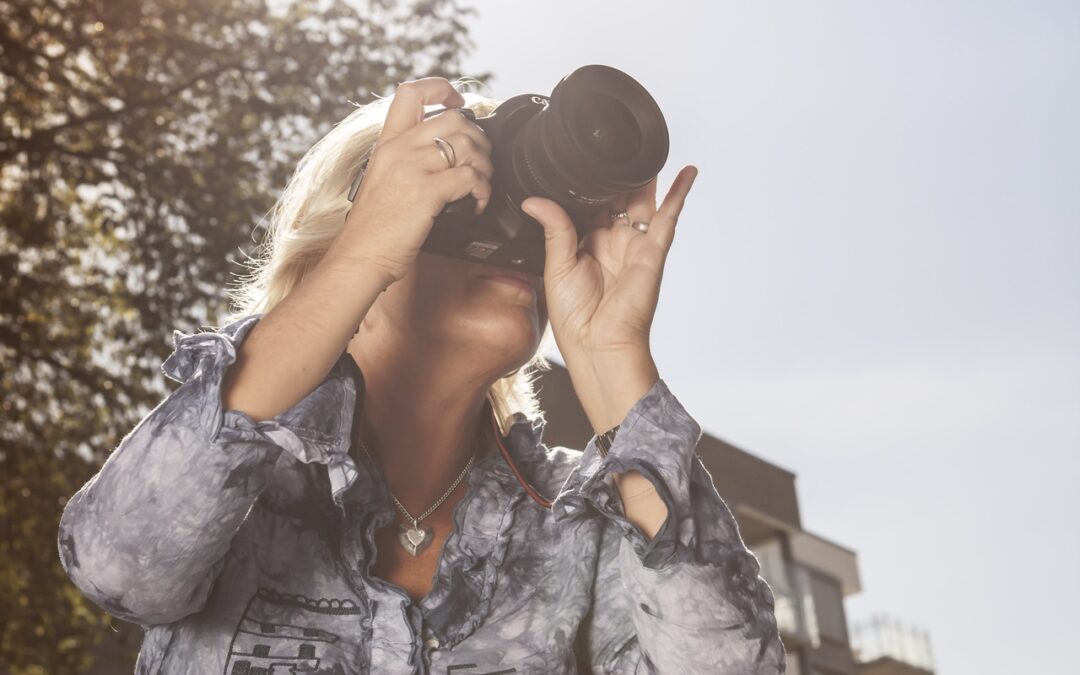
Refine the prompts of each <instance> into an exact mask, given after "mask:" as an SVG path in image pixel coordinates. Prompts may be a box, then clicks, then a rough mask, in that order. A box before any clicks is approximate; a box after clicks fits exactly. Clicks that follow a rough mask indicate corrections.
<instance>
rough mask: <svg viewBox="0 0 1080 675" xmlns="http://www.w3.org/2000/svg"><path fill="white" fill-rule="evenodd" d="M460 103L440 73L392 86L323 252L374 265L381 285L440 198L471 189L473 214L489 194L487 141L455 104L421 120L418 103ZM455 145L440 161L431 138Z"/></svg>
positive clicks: (408, 254)
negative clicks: (348, 202)
mask: <svg viewBox="0 0 1080 675" xmlns="http://www.w3.org/2000/svg"><path fill="white" fill-rule="evenodd" d="M437 103H441V104H443V105H444V106H445V107H447V108H460V107H463V106H464V105H465V99H464V97H463V96H462V95H461V93H460V92H458V91H457V90H456V89H454V88H453V86H452V85H451V84H450V82H449V81H448V80H447V79H445V78H442V77H425V78H421V79H419V80H411V81H408V82H403V83H401V84H400V85H398V88H397V91H396V92H395V94H394V100H393V101H392V102H391V103H390V108H389V110H388V112H387V114H386V120H385V121H384V123H383V128H382V131H381V133H380V134H379V138H378V139H377V140H376V142H375V147H374V150H373V153H372V155H371V159H370V161H369V162H368V165H367V168H366V169H365V171H364V177H363V180H361V182H360V189H359V191H358V192H357V194H356V197H355V199H354V200H353V206H352V208H351V210H350V211H349V214H348V216H346V218H345V225H344V227H343V229H342V231H341V233H340V234H339V235H338V237H337V239H335V241H334V242H333V244H331V250H330V251H329V252H330V253H335V254H339V255H342V256H344V257H345V258H346V259H347V260H349V261H351V262H355V263H357V264H366V265H372V266H375V267H376V268H377V269H378V270H380V271H381V272H382V273H383V274H385V276H386V283H387V285H389V284H391V283H393V282H395V281H397V280H399V279H401V278H402V277H404V276H405V274H406V273H407V272H408V270H409V268H410V266H411V265H412V263H413V260H415V259H416V256H417V255H419V253H420V247H421V246H422V245H423V243H424V241H425V240H426V239H427V236H428V233H429V232H430V231H431V228H432V226H433V225H434V223H435V217H436V216H437V215H439V213H441V212H442V210H443V208H444V207H445V206H446V204H448V203H450V202H452V201H455V200H458V199H461V198H463V197H465V196H467V195H470V194H471V195H473V196H474V197H475V198H476V200H477V209H476V213H477V214H480V213H481V212H483V210H484V209H485V208H486V207H487V204H488V201H489V200H490V199H491V177H492V174H493V172H494V167H493V165H492V162H491V141H490V140H488V138H487V136H486V135H485V134H484V131H483V130H482V129H481V128H480V126H479V125H477V124H476V123H475V122H473V121H472V120H470V119H469V118H467V117H466V116H465V115H464V114H462V113H460V112H458V111H456V110H446V111H444V112H440V113H439V114H437V115H435V116H433V117H429V118H427V119H424V106H425V105H433V104H437ZM436 136H438V137H440V138H443V139H444V140H446V141H447V142H448V143H450V145H451V146H453V148H454V155H455V160H456V161H455V166H454V168H450V167H448V166H447V163H446V159H445V158H444V157H443V155H442V153H441V152H439V148H438V146H437V145H436V144H435V142H434V140H433V139H434V138H435V137H436Z"/></svg>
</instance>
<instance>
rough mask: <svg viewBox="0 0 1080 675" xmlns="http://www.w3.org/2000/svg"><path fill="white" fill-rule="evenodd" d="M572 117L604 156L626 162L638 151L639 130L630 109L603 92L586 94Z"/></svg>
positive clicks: (639, 142)
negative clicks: (592, 94) (591, 94)
mask: <svg viewBox="0 0 1080 675" xmlns="http://www.w3.org/2000/svg"><path fill="white" fill-rule="evenodd" d="M575 117H576V119H574V120H573V125H574V126H575V127H577V128H578V129H579V130H580V132H579V133H580V134H581V136H582V137H583V138H585V139H586V140H587V141H588V143H589V148H590V149H591V150H592V151H593V152H595V153H596V154H597V155H599V156H600V157H602V158H603V159H604V160H606V161H611V162H627V161H630V160H632V159H633V158H634V157H636V156H637V154H638V153H639V152H640V151H641V130H640V129H639V128H638V125H637V121H636V120H635V119H634V115H633V113H631V112H630V110H629V108H627V107H626V106H625V105H623V103H622V102H621V101H619V100H618V99H615V98H612V97H610V96H606V95H604V94H597V95H594V96H588V97H586V98H585V99H584V100H583V101H582V102H581V104H580V105H579V106H578V109H577V115H576V116H575Z"/></svg>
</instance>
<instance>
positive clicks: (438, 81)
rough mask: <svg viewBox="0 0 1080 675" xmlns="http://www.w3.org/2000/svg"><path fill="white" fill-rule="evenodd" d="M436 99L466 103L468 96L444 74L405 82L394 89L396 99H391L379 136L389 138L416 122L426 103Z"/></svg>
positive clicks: (455, 104)
mask: <svg viewBox="0 0 1080 675" xmlns="http://www.w3.org/2000/svg"><path fill="white" fill-rule="evenodd" d="M436 103H442V104H443V105H445V106H447V107H460V106H463V105H465V98H464V97H463V96H462V95H461V92H459V91H458V90H456V89H454V86H453V85H452V84H450V81H449V80H447V79H446V78H444V77H422V78H420V79H418V80H409V81H407V82H402V83H401V84H399V85H398V87H397V90H396V91H395V92H394V100H393V101H391V102H390V109H389V110H388V111H387V113H386V119H385V120H384V121H383V127H382V132H381V133H380V134H379V140H380V141H382V142H385V141H387V140H390V139H391V138H395V137H397V136H399V135H401V134H403V133H405V132H406V131H408V130H409V129H411V128H412V127H414V126H416V125H417V124H419V123H420V122H421V120H423V119H424V106H425V105H433V104H436ZM459 116H460V115H459Z"/></svg>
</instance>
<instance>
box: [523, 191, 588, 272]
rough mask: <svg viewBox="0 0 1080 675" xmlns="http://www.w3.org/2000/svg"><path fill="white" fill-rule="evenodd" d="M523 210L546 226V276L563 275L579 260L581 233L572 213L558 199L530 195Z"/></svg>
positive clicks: (542, 225) (524, 203)
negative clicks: (578, 232) (571, 217)
mask: <svg viewBox="0 0 1080 675" xmlns="http://www.w3.org/2000/svg"><path fill="white" fill-rule="evenodd" d="M521 210H522V211H524V212H525V213H527V214H528V215H529V216H531V217H532V218H534V219H535V220H536V221H537V222H538V223H540V225H541V227H543V228H544V258H545V262H544V276H545V277H546V276H549V275H551V274H554V275H555V276H559V275H562V274H564V273H566V272H567V271H568V270H570V269H571V268H572V267H573V266H574V265H575V264H577V251H578V234H577V229H576V228H575V227H574V222H573V221H572V220H570V216H569V214H567V213H566V210H565V209H563V207H561V206H559V204H558V203H557V202H554V201H552V200H550V199H545V198H543V197H529V198H528V199H526V200H525V201H523V202H521Z"/></svg>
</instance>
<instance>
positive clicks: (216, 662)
mask: <svg viewBox="0 0 1080 675" xmlns="http://www.w3.org/2000/svg"><path fill="white" fill-rule="evenodd" d="M261 316H262V315H260V314H254V315H251V316H248V317H244V318H242V319H240V320H238V321H236V322H233V323H231V324H229V325H227V326H224V327H222V328H220V329H218V330H215V331H212V332H209V333H196V334H193V335H185V334H183V333H180V332H179V331H177V332H176V333H175V350H174V352H173V353H172V354H171V355H170V356H169V358H168V359H167V360H166V361H165V362H164V363H163V364H162V370H163V372H164V373H166V374H167V375H168V376H169V377H171V378H172V379H175V380H176V381H177V382H179V383H180V386H179V388H177V389H176V390H175V391H174V392H173V393H172V394H170V395H169V396H168V397H166V398H165V399H164V400H163V401H162V402H161V403H160V404H159V405H158V406H157V407H156V408H154V410H152V411H151V412H150V413H149V414H148V415H147V416H146V417H145V418H144V419H143V420H142V421H140V423H139V424H138V425H136V427H135V428H134V429H132V431H131V432H129V433H128V434H127V435H126V436H125V437H124V439H123V440H122V441H121V443H120V444H119V446H118V447H117V448H116V450H115V451H114V452H113V453H112V455H111V456H110V457H109V459H108V461H106V462H105V464H104V466H102V468H101V470H100V471H99V472H98V474H97V475H95V476H94V477H93V478H92V479H91V480H90V481H88V482H87V483H86V485H84V486H83V487H82V488H81V489H80V490H79V491H78V492H77V493H76V494H75V495H74V496H73V497H72V498H71V499H70V500H69V501H68V503H67V505H66V507H65V509H64V513H63V516H62V518H61V522H60V528H59V532H58V538H57V554H58V559H59V563H60V564H61V565H62V566H63V568H64V570H65V572H66V573H67V575H68V577H69V578H70V579H71V581H72V582H73V583H74V584H75V585H76V586H77V587H78V588H79V589H80V590H81V591H82V592H83V593H84V594H85V595H86V596H87V597H88V598H89V599H91V600H92V601H93V602H95V603H96V604H98V605H99V606H101V607H102V608H104V609H106V610H107V611H109V612H111V613H113V614H114V615H115V616H117V617H120V618H122V619H125V620H127V621H133V622H137V623H139V624H141V625H143V626H144V627H146V628H147V634H146V639H145V640H144V642H143V645H142V649H141V651H140V655H139V666H138V668H139V671H138V672H140V673H147V674H150V673H152V674H154V675H195V674H199V675H204V674H207V673H223V674H224V675H271V674H274V675H276V674H280V673H290V674H294V673H295V674H299V673H310V674H315V673H321V674H324V675H328V674H334V675H352V674H353V673H380V674H382V673H389V674H398V673H400V674H403V675H405V674H408V675H413V674H424V673H448V674H449V673H453V674H454V675H463V674H467V675H496V674H499V673H590V672H592V673H657V672H658V673H677V674H679V675H683V674H685V673H705V672H708V673H720V674H721V675H778V674H780V673H784V672H785V668H786V660H785V655H784V646H783V643H782V641H781V639H780V636H779V632H778V630H777V624H776V617H775V611H774V609H775V608H774V600H773V594H772V591H771V589H770V588H769V586H768V584H767V583H766V582H765V580H764V579H763V578H762V577H761V576H760V565H759V564H758V560H757V558H755V556H754V555H753V553H752V552H750V551H749V549H748V548H747V547H746V545H745V543H744V542H743V540H742V537H741V535H740V533H739V529H738V525H737V523H736V521H735V519H734V517H733V515H732V513H731V510H730V509H729V508H728V507H727V505H726V504H725V503H724V500H723V499H722V498H721V497H720V495H719V494H718V493H717V491H716V487H715V485H714V483H713V481H712V477H711V476H710V475H709V473H708V471H706V470H705V467H704V465H703V464H702V463H701V460H700V458H698V457H697V455H696V454H695V448H696V446H697V444H698V441H699V440H700V437H701V427H700V425H698V423H697V421H696V420H694V418H693V417H692V416H691V415H690V414H689V413H688V412H687V411H686V409H685V408H684V407H683V406H682V405H681V403H680V402H679V400H678V399H677V398H676V397H675V395H674V394H673V393H672V392H671V391H670V390H669V389H668V386H667V383H666V382H665V381H664V380H663V379H659V380H657V381H656V383H655V384H654V385H653V386H652V388H651V389H650V390H649V391H648V392H647V393H646V394H645V395H643V396H642V397H641V399H639V400H638V401H637V402H636V403H635V404H634V406H633V408H632V409H631V410H630V411H629V412H628V414H627V415H626V417H625V419H624V420H623V421H622V423H621V425H620V429H619V432H618V434H617V435H616V437H615V439H614V443H613V445H612V447H611V449H610V451H609V453H608V454H607V455H606V456H601V455H600V454H599V453H598V452H597V450H596V447H595V445H594V443H593V442H591V441H590V442H589V443H588V444H587V445H586V447H585V448H584V449H583V450H575V449H571V448H564V447H548V446H547V445H545V444H544V443H543V442H542V436H543V429H544V422H543V421H542V420H539V419H531V418H528V417H526V416H524V415H522V414H520V413H519V414H518V415H516V416H515V417H514V419H513V420H512V422H513V424H512V425H511V426H510V427H509V431H508V435H507V437H506V438H505V439H504V444H505V446H506V450H507V451H508V452H509V454H510V455H511V457H512V458H513V461H514V463H515V464H516V465H517V466H518V468H519V469H520V470H521V472H522V473H523V475H524V476H525V477H526V478H527V479H528V481H529V482H530V483H531V484H532V485H533V486H535V487H536V488H537V490H539V491H540V492H541V493H542V494H545V495H547V496H548V497H552V498H553V504H552V508H550V509H546V508H543V507H541V506H540V505H538V504H537V503H536V502H535V501H533V500H532V499H530V498H529V497H528V495H527V494H526V493H525V490H524V489H523V488H522V487H521V485H520V484H519V483H518V482H517V480H516V478H515V476H514V474H513V472H512V470H511V469H510V467H509V466H508V464H507V462H506V461H505V459H504V458H503V456H502V453H501V451H500V450H499V449H498V447H496V446H495V445H494V443H492V444H491V446H490V447H485V448H481V457H480V458H478V460H477V461H476V462H475V463H474V464H473V466H472V467H471V468H470V469H469V471H468V472H467V474H466V479H465V481H464V482H465V485H466V491H465V494H464V496H463V497H462V500H461V501H460V502H459V503H458V505H457V507H456V508H455V512H454V521H453V526H454V527H453V530H452V531H451V532H450V533H449V536H448V537H447V539H446V541H445V543H444V544H443V547H442V549H441V551H440V552H439V559H438V563H437V567H436V572H435V575H434V578H433V580H432V581H433V586H432V589H431V592H430V593H429V594H428V595H427V596H426V597H425V598H424V599H423V600H422V601H421V602H419V603H415V602H413V601H412V600H411V599H410V598H409V597H408V594H407V593H406V592H405V591H404V589H402V588H400V587H398V586H396V585H394V584H392V583H389V582H387V581H385V580H383V579H379V578H377V577H375V576H373V575H372V573H371V570H372V569H373V565H374V558H375V556H376V554H377V551H376V546H375V533H376V531H377V530H378V529H379V528H381V527H385V526H388V525H390V524H392V523H393V522H394V521H395V520H396V518H397V514H396V510H395V508H394V506H393V503H392V501H391V499H390V498H389V491H388V488H387V485H386V483H385V480H384V478H383V476H382V474H381V473H380V472H379V470H378V468H377V467H376V466H375V465H374V464H373V463H372V462H370V461H368V460H367V459H365V458H364V455H363V453H359V452H356V449H355V448H353V447H352V431H353V424H354V423H355V421H356V420H357V419H358V418H357V415H358V414H359V413H360V412H361V411H362V410H363V403H364V401H363V395H364V379H363V373H362V372H361V371H360V369H359V368H358V367H357V365H356V362H355V361H353V359H352V357H351V356H350V355H349V354H348V353H347V352H346V353H343V354H342V355H341V357H340V359H339V360H338V361H337V363H335V365H334V367H333V368H332V369H331V371H330V373H329V374H328V375H327V377H326V378H325V380H324V381H323V382H322V383H321V384H320V385H319V386H318V387H317V388H316V389H315V390H314V391H312V392H311V393H310V394H309V395H308V396H307V397H305V398H304V399H303V400H302V401H299V402H298V403H297V404H296V405H295V406H293V407H292V408H291V409H289V410H287V411H285V412H283V413H281V414H280V415H277V416H276V417H274V418H273V419H271V420H263V421H259V422H256V421H255V420H253V419H252V418H251V417H249V416H248V415H246V414H244V413H243V412H240V411H236V410H227V409H225V408H224V406H223V404H222V396H221V388H222V383H223V380H224V376H225V373H226V371H227V370H228V368H229V366H230V365H231V364H232V363H233V362H234V361H235V359H236V354H237V349H238V348H239V346H240V345H241V344H242V342H243V340H244V339H245V338H246V336H247V335H248V334H249V333H250V331H251V329H252V328H253V327H254V326H255V325H257V323H258V321H259V320H260V319H261ZM629 470H636V471H638V472H640V473H641V474H642V475H643V476H645V478H647V479H648V480H649V481H650V482H652V483H653V485H654V486H655V487H656V490H657V494H658V495H659V496H660V497H661V499H662V500H663V501H664V503H665V505H666V506H667V510H668V517H667V519H666V521H665V522H664V524H663V525H662V527H661V529H660V531H659V532H658V533H657V534H656V536H655V537H653V538H652V539H651V540H650V539H647V538H646V537H645V535H644V534H643V533H642V532H641V531H640V530H639V529H638V528H637V527H636V526H634V525H633V524H632V523H630V521H629V520H627V518H626V517H625V513H624V512H623V508H622V504H621V500H620V499H619V496H618V492H617V489H616V488H615V482H614V477H615V475H616V474H617V473H620V472H625V471H629Z"/></svg>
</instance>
